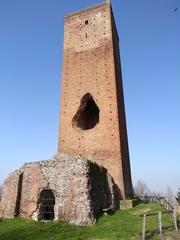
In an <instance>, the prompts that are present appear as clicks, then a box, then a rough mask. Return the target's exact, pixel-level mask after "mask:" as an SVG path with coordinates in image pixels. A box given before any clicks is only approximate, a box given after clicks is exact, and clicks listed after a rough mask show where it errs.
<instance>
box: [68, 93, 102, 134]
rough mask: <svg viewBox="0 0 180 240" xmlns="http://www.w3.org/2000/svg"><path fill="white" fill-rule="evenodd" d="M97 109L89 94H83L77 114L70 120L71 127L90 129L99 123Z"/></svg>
mask: <svg viewBox="0 0 180 240" xmlns="http://www.w3.org/2000/svg"><path fill="white" fill-rule="evenodd" d="M99 112H100V110H99V108H98V106H97V104H96V103H95V101H94V99H93V97H92V96H91V94H90V93H87V94H85V95H84V96H83V97H82V99H81V103H80V106H79V109H78V111H77V113H76V114H75V115H74V117H73V120H72V126H73V127H74V128H79V129H82V130H88V129H92V128H94V127H95V126H96V124H98V123H99Z"/></svg>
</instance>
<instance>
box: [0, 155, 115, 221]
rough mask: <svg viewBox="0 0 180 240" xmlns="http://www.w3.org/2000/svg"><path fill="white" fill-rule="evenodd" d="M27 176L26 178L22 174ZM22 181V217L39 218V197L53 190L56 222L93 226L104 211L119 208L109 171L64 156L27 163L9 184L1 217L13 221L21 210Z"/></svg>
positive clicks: (0, 204)
mask: <svg viewBox="0 0 180 240" xmlns="http://www.w3.org/2000/svg"><path fill="white" fill-rule="evenodd" d="M22 174H23V175H22ZM20 176H23V178H22V188H21V199H20V206H19V214H20V216H21V217H23V218H31V219H34V220H38V219H39V215H40V213H39V209H40V208H39V206H40V205H39V196H40V193H41V191H42V190H43V189H51V190H52V191H53V194H54V197H55V206H54V213H55V220H67V221H69V222H70V223H73V224H76V225H88V224H93V223H95V221H96V218H97V217H98V215H99V214H100V213H101V212H102V210H103V209H104V208H108V207H109V206H111V207H113V208H114V210H115V209H116V205H115V204H114V203H115V197H116V196H117V195H116V194H115V192H114V191H112V189H114V183H113V180H112V178H111V176H110V175H109V174H108V173H107V170H106V169H104V168H101V167H99V166H98V165H96V164H94V163H92V162H90V161H88V160H87V159H85V158H82V157H80V156H69V155H66V154H60V155H58V156H57V157H56V158H55V159H53V160H49V161H41V162H37V163H28V164H25V165H24V166H23V167H22V168H21V169H20V170H18V171H15V172H14V173H12V174H11V175H10V176H9V177H8V178H7V179H6V181H5V184H4V187H3V194H2V201H1V203H0V214H1V215H0V217H5V218H13V217H14V216H15V211H16V209H17V206H16V204H17V199H18V196H17V192H18V182H19V177H20Z"/></svg>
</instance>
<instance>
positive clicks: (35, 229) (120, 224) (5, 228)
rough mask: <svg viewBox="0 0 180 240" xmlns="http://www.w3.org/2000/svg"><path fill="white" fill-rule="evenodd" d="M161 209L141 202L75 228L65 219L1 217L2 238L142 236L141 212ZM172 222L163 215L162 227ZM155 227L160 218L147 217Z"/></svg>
mask: <svg viewBox="0 0 180 240" xmlns="http://www.w3.org/2000/svg"><path fill="white" fill-rule="evenodd" d="M158 211H164V209H163V208H162V207H161V206H159V205H158V204H155V203H150V204H139V205H138V206H136V207H135V208H133V209H129V210H119V211H117V212H116V213H115V214H114V215H112V216H110V215H103V216H102V217H100V219H99V220H98V222H97V223H96V225H95V226H89V227H76V226H73V225H69V224H68V223H66V222H34V221H30V220H24V219H20V218H19V219H13V220H0V240H44V239H48V240H61V239H62V240H100V239H102V240H121V239H124V240H128V239H129V240H130V239H132V240H136V239H141V238H140V234H141V229H142V217H140V214H143V213H147V212H158ZM169 224H171V218H170V216H169V214H163V226H165V225H169ZM154 228H157V217H155V216H151V217H148V223H147V229H148V230H152V229H154ZM150 239H158V238H156V237H152V238H150ZM179 239H180V237H179Z"/></svg>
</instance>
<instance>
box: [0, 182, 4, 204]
mask: <svg viewBox="0 0 180 240" xmlns="http://www.w3.org/2000/svg"><path fill="white" fill-rule="evenodd" d="M2 189H3V186H2V185H0V201H1V196H2Z"/></svg>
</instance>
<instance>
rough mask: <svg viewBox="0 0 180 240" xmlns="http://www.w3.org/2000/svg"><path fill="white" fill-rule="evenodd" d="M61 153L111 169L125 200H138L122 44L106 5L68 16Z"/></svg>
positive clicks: (61, 120) (66, 20)
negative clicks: (133, 174) (126, 105)
mask: <svg viewBox="0 0 180 240" xmlns="http://www.w3.org/2000/svg"><path fill="white" fill-rule="evenodd" d="M64 21H65V23H64V52H63V73H62V90H61V91H62V93H61V110H60V130H59V145H58V151H59V152H64V153H68V154H73V155H76V154H81V155H83V156H85V157H86V158H88V159H89V160H91V161H93V162H97V163H98V164H99V165H102V166H104V167H105V168H107V170H108V171H109V173H110V174H111V176H112V177H113V179H114V182H115V184H116V185H117V187H118V190H119V194H120V197H121V198H127V197H131V196H132V195H133V190H132V181H131V170H130V160H129V150H128V139H127V130H126V119H125V109H124V97H123V84H122V75H121V65H120V55H119V38H118V33H117V29H116V25H115V21H114V17H113V12H112V9H111V4H110V3H109V2H108V1H106V2H104V3H101V4H98V5H95V6H92V7H90V8H87V9H83V10H80V11H77V12H74V13H72V14H69V15H67V16H65V20H64Z"/></svg>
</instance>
